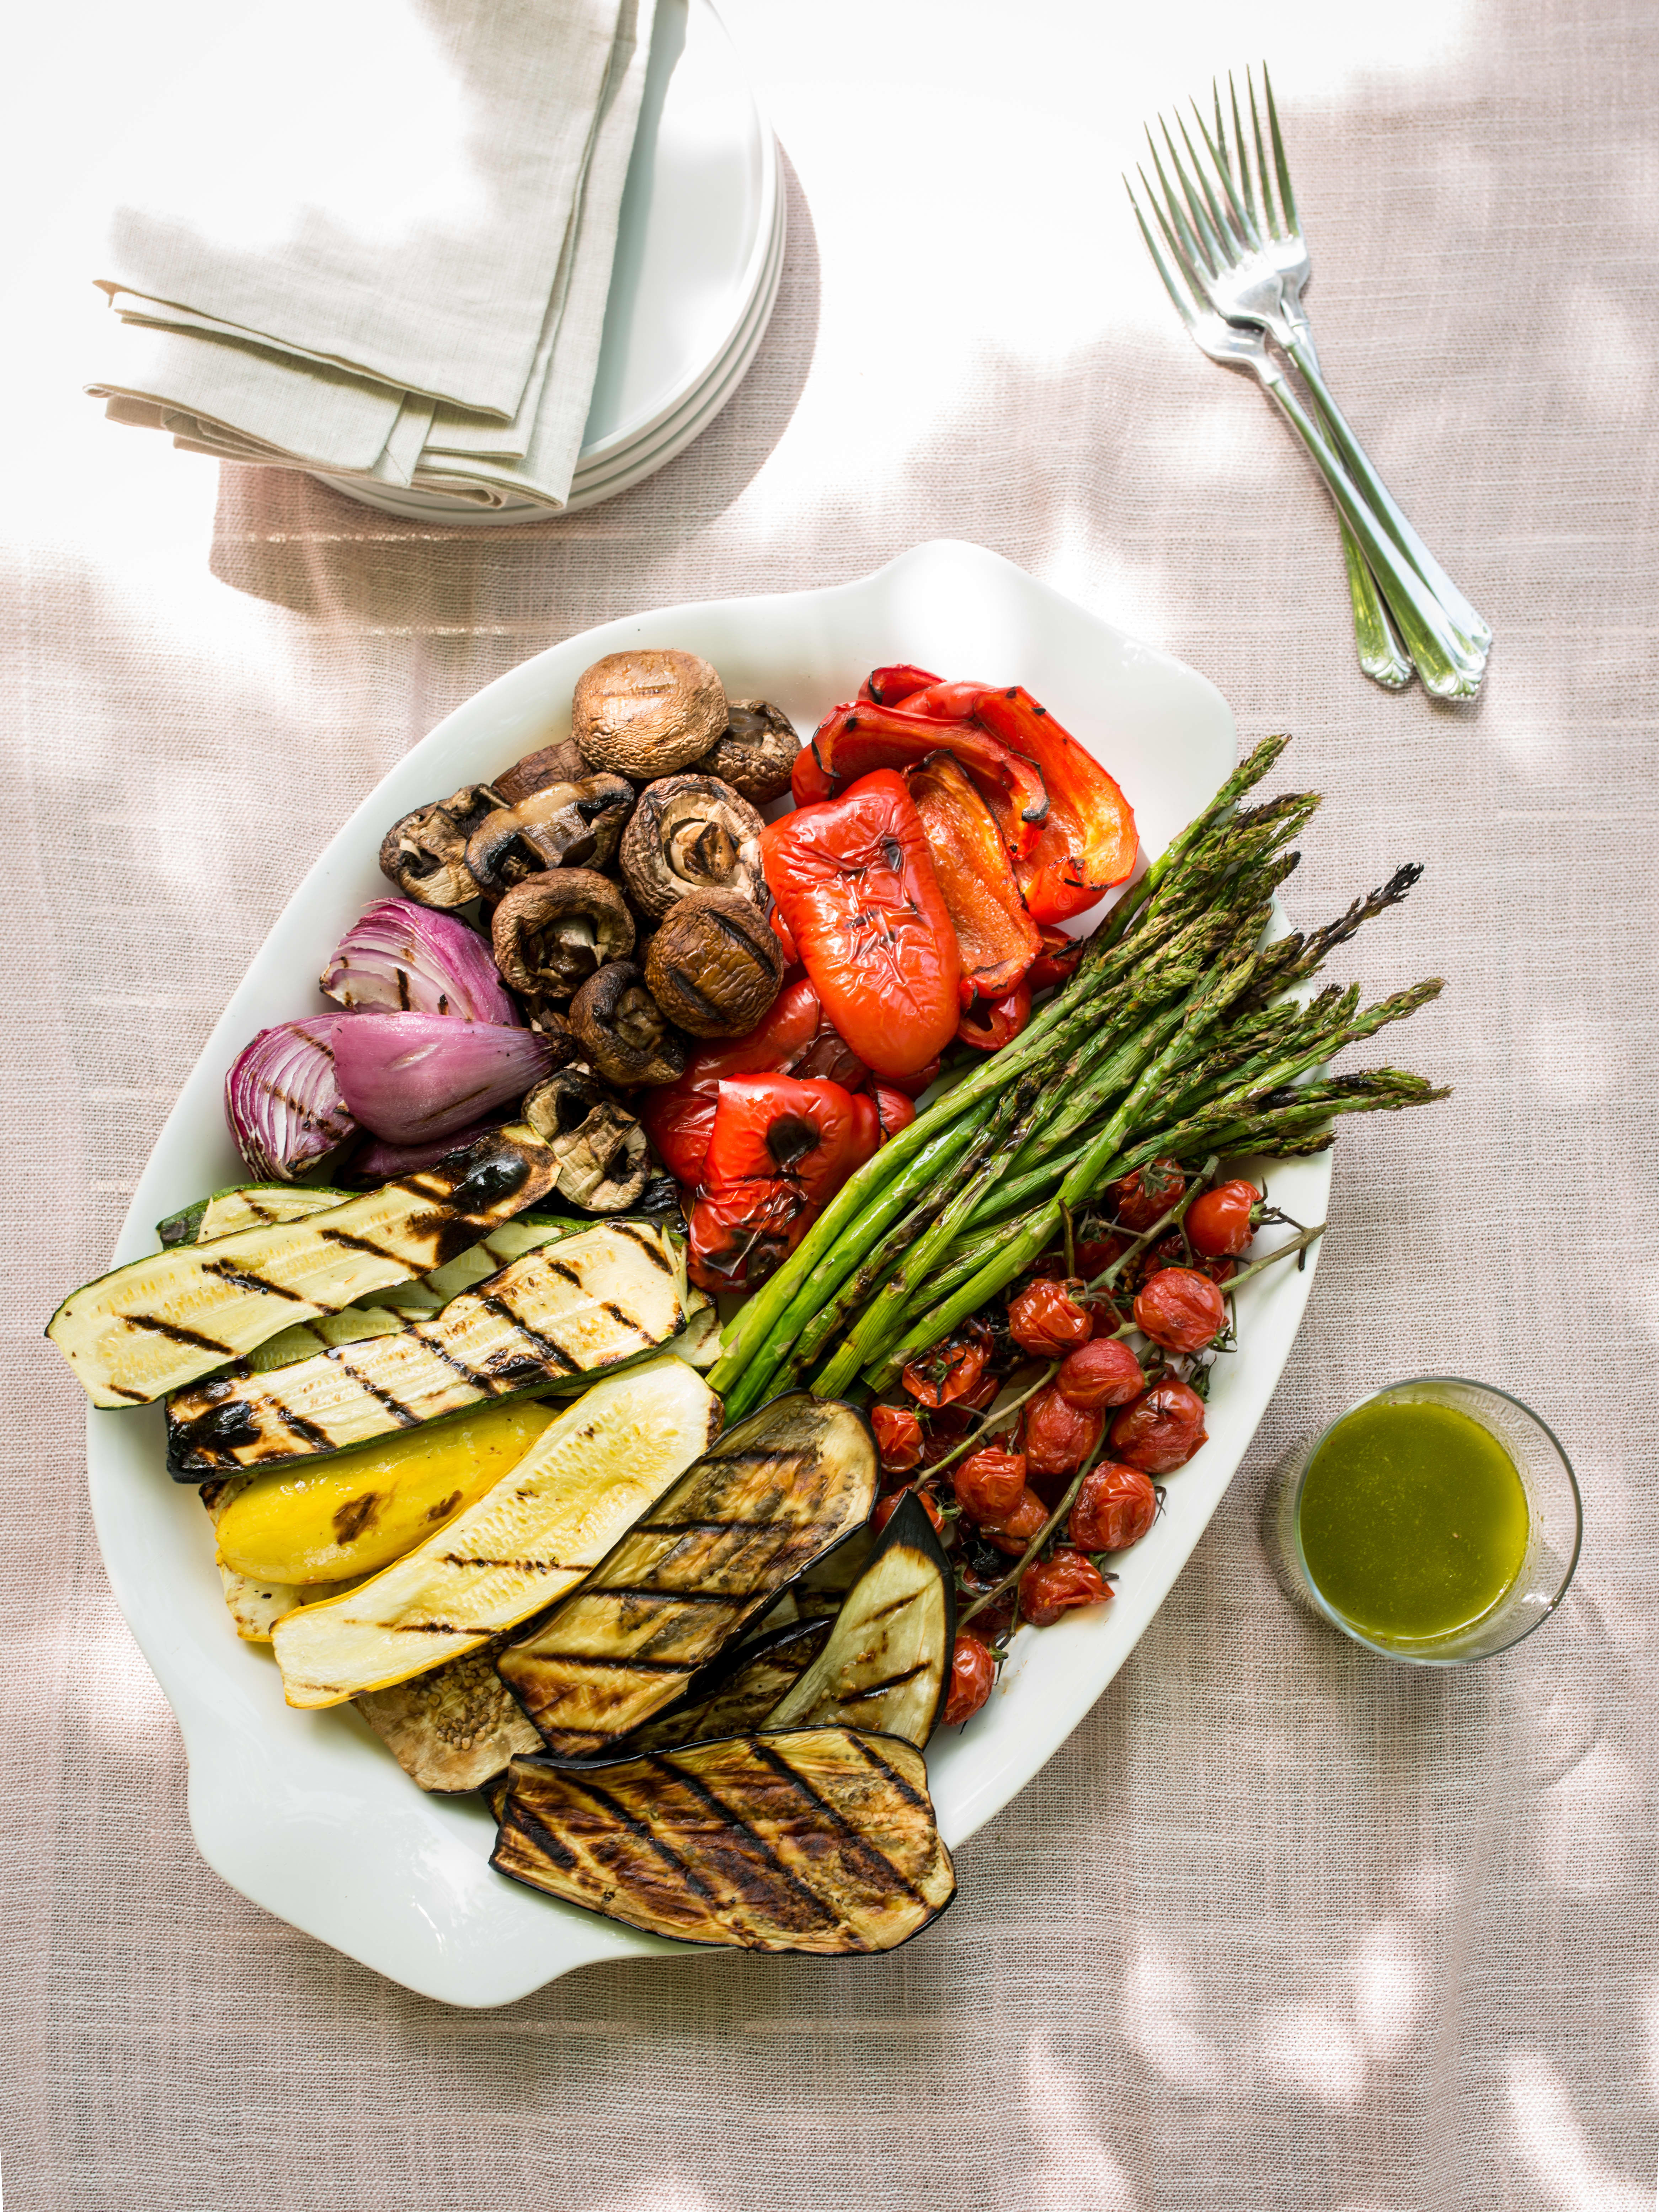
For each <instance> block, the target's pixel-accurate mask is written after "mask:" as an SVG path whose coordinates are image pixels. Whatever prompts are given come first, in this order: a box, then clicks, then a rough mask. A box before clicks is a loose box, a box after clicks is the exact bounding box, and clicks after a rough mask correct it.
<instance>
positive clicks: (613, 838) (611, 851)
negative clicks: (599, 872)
mask: <svg viewBox="0 0 1659 2212" xmlns="http://www.w3.org/2000/svg"><path fill="white" fill-rule="evenodd" d="M633 810H634V787H633V785H632V784H631V783H629V781H628V779H627V777H626V776H623V775H590V776H586V777H584V778H583V780H582V781H580V782H579V783H550V784H544V786H543V787H542V788H541V789H540V790H539V791H532V793H530V794H529V796H528V797H527V798H525V799H520V802H519V804H518V805H516V806H500V807H497V808H495V811H493V812H492V813H489V814H487V815H486V816H485V817H483V820H482V821H481V822H480V823H479V824H478V826H477V829H475V830H474V831H473V833H472V835H471V837H470V838H469V839H468V840H467V846H466V865H467V867H468V868H469V870H470V871H471V875H472V878H473V880H474V881H475V882H476V883H477V886H478V889H479V890H481V891H482V892H483V895H484V896H485V897H486V898H489V899H498V898H501V896H504V895H505V893H507V891H509V890H511V889H512V888H513V884H520V883H522V882H523V881H524V879H525V878H526V876H533V875H538V874H539V873H541V872H543V871H544V870H546V869H549V868H586V867H592V868H603V867H607V866H609V865H610V863H611V861H612V860H614V859H615V858H616V854H617V846H618V845H619V844H620V843H621V842H622V834H623V825H624V824H625V823H626V822H627V820H628V817H629V815H630V814H631V813H632V811H633Z"/></svg>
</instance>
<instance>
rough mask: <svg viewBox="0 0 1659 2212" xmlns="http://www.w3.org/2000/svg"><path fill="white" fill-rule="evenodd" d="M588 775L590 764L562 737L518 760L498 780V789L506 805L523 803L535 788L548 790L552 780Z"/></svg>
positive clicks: (579, 778)
mask: <svg viewBox="0 0 1659 2212" xmlns="http://www.w3.org/2000/svg"><path fill="white" fill-rule="evenodd" d="M586 774H587V763H586V761H585V760H584V759H583V758H582V757H581V755H580V753H579V752H578V751H577V750H576V748H575V746H574V744H572V743H571V742H570V740H569V738H556V739H555V741H554V742H553V744H550V745H543V746H542V747H541V748H540V749H539V750H538V751H536V752H533V753H526V755H525V757H524V758H523V759H522V760H521V761H514V762H513V765H512V767H511V768H510V769H507V773H506V775H498V776H497V777H496V778H495V789H496V790H497V791H499V792H500V793H501V804H502V805H503V806H519V805H522V804H523V802H524V801H525V800H526V799H528V798H529V796H530V794H531V793H532V791H545V790H546V788H547V787H548V785H549V784H550V783H580V782H581V781H582V780H583V778H584V777H585V776H586Z"/></svg>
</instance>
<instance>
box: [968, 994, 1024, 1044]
mask: <svg viewBox="0 0 1659 2212" xmlns="http://www.w3.org/2000/svg"><path fill="white" fill-rule="evenodd" d="M1030 1018H1031V989H1030V984H1028V983H1021V984H1020V985H1019V986H1018V988H1017V989H1015V990H1012V991H1010V993H1009V994H1008V995H1007V997H1006V999H999V1000H997V1002H996V1004H995V1005H994V1006H990V1005H981V1006H969V1008H968V1010H967V1011H966V1012H965V1013H964V1014H963V1017H962V1019H961V1020H960V1021H959V1022H958V1023H957V1037H958V1038H959V1039H960V1040H961V1042H963V1044H970V1045H972V1046H973V1048H974V1049H975V1052H1000V1051H1001V1050H1002V1048H1003V1046H1004V1045H1006V1044H1012V1042H1013V1041H1014V1039H1015V1038H1016V1037H1017V1036H1018V1035H1019V1033H1020V1031H1021V1030H1023V1029H1024V1026H1025V1024H1026V1023H1027V1022H1029V1021H1030Z"/></svg>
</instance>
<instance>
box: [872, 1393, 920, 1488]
mask: <svg viewBox="0 0 1659 2212" xmlns="http://www.w3.org/2000/svg"><path fill="white" fill-rule="evenodd" d="M870 1425H871V1427H872V1429H873V1430H874V1431H875V1432H876V1449H877V1450H878V1452H879V1453H880V1454H881V1463H882V1465H883V1466H884V1468H886V1469H887V1471H888V1473H889V1474H908V1473H909V1472H910V1470H911V1468H913V1467H917V1466H920V1464H921V1421H920V1420H919V1419H917V1417H916V1415H915V1413H913V1412H912V1411H911V1409H910V1407H908V1406H872V1407H871V1408H870Z"/></svg>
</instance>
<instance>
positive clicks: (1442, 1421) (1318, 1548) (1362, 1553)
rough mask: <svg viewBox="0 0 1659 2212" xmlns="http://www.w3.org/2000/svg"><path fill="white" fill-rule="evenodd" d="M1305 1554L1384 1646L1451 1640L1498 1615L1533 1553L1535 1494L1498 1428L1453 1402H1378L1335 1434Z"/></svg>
mask: <svg viewBox="0 0 1659 2212" xmlns="http://www.w3.org/2000/svg"><path fill="white" fill-rule="evenodd" d="M1297 1525H1298V1528H1299V1530H1300V1534H1301V1538H1302V1555H1303V1558H1304V1559H1305V1561H1306V1562H1307V1567H1308V1572H1309V1574H1310V1576H1311V1577H1312V1578H1313V1581H1314V1583H1315V1585H1316V1588H1317V1589H1318V1590H1319V1592H1320V1594H1321V1595H1322V1597H1323V1598H1324V1599H1325V1601H1326V1602H1327V1603H1328V1605H1329V1606H1330V1607H1332V1608H1333V1609H1334V1611H1335V1612H1337V1613H1340V1614H1341V1615H1342V1617H1343V1619H1344V1620H1349V1621H1352V1624H1353V1626H1355V1627H1356V1628H1358V1629H1361V1630H1363V1631H1364V1633H1365V1634H1367V1635H1368V1636H1373V1637H1376V1638H1377V1639H1378V1640H1379V1641H1380V1642H1389V1643H1422V1642H1425V1641H1426V1640H1427V1639H1429V1638H1434V1637H1443V1636H1449V1635H1451V1634H1453V1633H1454V1632H1455V1631H1456V1630H1458V1629H1461V1628H1467V1627H1468V1626H1469V1625H1470V1624H1471V1623H1472V1622H1474V1621H1476V1620H1480V1617H1481V1615H1482V1614H1483V1613H1490V1612H1491V1611H1492V1607H1494V1606H1495V1605H1497V1604H1498V1601H1500V1599H1501V1598H1502V1597H1503V1596H1504V1593H1505V1592H1506V1591H1507V1590H1508V1589H1510V1587H1511V1585H1512V1584H1513V1583H1514V1581H1515V1578H1516V1576H1517V1575H1518V1574H1519V1573H1520V1571H1521V1565H1522V1560H1523V1559H1525V1557H1526V1553H1527V1532H1528V1512H1527V1493H1526V1492H1525V1490H1524V1489H1523V1488H1522V1482H1521V1477H1520V1475H1519V1474H1517V1473H1516V1466H1515V1462H1514V1461H1513V1460H1512V1459H1511V1458H1510V1455H1509V1454H1508V1452H1506V1451H1505V1450H1504V1447H1503V1445H1502V1444H1500V1443H1498V1439H1497V1437H1494V1436H1493V1435H1492V1432H1491V1431H1490V1430H1487V1429H1484V1428H1482V1427H1481V1425H1480V1423H1479V1422H1478V1421H1472V1420H1471V1419H1469V1417H1468V1414H1467V1413H1457V1412H1456V1411H1455V1410H1454V1408H1453V1407H1449V1406H1438V1405H1432V1404H1429V1403H1427V1402H1425V1401H1419V1402H1416V1403H1410V1402H1407V1403H1401V1402H1399V1401H1395V1400H1391V1399H1381V1400H1378V1401H1376V1402H1375V1403H1373V1404H1371V1405H1369V1406H1361V1407H1359V1408H1358V1411H1357V1412H1356V1413H1350V1414H1349V1415H1348V1418H1347V1419H1346V1420H1345V1421H1341V1422H1339V1423H1338V1425H1337V1426H1336V1427H1335V1428H1334V1429H1333V1430H1332V1431H1331V1433H1330V1435H1329V1436H1328V1437H1326V1439H1325V1441H1324V1443H1322V1444H1321V1446H1320V1447H1319V1449H1318V1450H1317V1451H1316V1453H1315V1454H1314V1456H1313V1460H1312V1462H1311V1464H1310V1467H1309V1468H1308V1472H1307V1476H1306V1479H1305V1480H1304V1483H1303V1486H1302V1497H1301V1502H1300V1505H1299V1508H1298V1512H1297Z"/></svg>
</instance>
